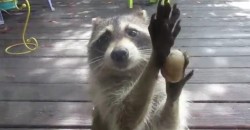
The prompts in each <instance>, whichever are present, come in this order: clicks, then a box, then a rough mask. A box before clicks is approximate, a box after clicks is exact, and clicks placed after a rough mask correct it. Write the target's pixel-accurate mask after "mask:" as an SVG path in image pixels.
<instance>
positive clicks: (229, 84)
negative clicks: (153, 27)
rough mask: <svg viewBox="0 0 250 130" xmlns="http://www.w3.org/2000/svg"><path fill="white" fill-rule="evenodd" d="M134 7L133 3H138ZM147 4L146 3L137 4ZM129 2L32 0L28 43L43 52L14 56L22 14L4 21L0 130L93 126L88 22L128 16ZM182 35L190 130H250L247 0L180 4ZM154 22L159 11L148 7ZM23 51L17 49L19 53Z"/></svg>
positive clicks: (249, 16)
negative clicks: (189, 73)
mask: <svg viewBox="0 0 250 130" xmlns="http://www.w3.org/2000/svg"><path fill="white" fill-rule="evenodd" d="M135 1H136V0H135ZM140 1H143V0H140ZM126 2H127V0H102V1H101V0H53V3H54V6H55V8H56V11H55V12H51V11H50V9H49V6H48V5H47V3H46V0H31V4H32V7H33V8H32V19H31V22H30V24H29V29H28V36H35V37H36V38H38V40H39V42H40V48H39V49H38V50H37V51H36V52H34V53H30V54H27V55H21V56H12V55H7V54H6V53H5V52H4V49H5V47H7V46H9V45H11V44H13V43H17V42H20V41H21V40H20V37H21V30H22V26H23V22H24V19H25V15H24V14H19V15H12V16H7V17H5V20H6V22H7V25H8V27H9V28H10V30H9V31H8V32H6V33H3V32H2V33H0V129H1V130H12V129H15V130H27V129H30V130H36V129H44V130H55V129H57V130H58V129H68V130H71V129H81V130H88V129H89V128H90V127H91V126H90V125H91V109H92V106H91V101H90V99H89V95H88V93H87V91H86V90H87V87H88V84H87V80H86V73H87V69H88V68H87V63H86V44H87V42H88V39H89V37H90V29H91V24H90V21H91V18H92V17H95V16H102V17H107V16H112V15H115V14H116V15H117V14H122V13H125V12H129V11H130V9H128V8H127V3H126ZM178 3H179V7H180V9H181V11H182V32H181V34H180V36H179V37H178V39H177V41H176V44H177V45H176V47H177V48H181V49H183V50H187V51H188V53H189V54H190V55H191V64H190V66H189V68H190V69H191V68H192V69H195V75H194V77H193V78H192V80H191V81H190V82H189V83H188V85H187V86H186V87H185V88H186V89H187V90H189V91H190V93H191V95H192V96H191V99H190V101H192V103H191V104H190V105H191V118H190V121H189V126H190V127H191V128H192V129H199V130H204V129H210V130H222V129H226V130H240V129H249V130H250V6H249V5H250V0H178ZM143 8H145V9H147V10H149V12H150V14H151V13H152V11H153V10H155V7H154V6H143ZM18 49H20V48H18Z"/></svg>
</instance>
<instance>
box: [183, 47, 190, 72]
mask: <svg viewBox="0 0 250 130" xmlns="http://www.w3.org/2000/svg"><path fill="white" fill-rule="evenodd" d="M183 55H184V58H185V63H184V68H183V70H184V71H185V69H186V68H187V66H188V64H189V56H188V54H187V52H184V53H183Z"/></svg>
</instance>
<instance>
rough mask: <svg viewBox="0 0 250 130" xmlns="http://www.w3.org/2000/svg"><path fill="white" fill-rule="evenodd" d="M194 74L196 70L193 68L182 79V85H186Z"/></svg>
mask: <svg viewBox="0 0 250 130" xmlns="http://www.w3.org/2000/svg"><path fill="white" fill-rule="evenodd" d="M193 75H194V70H191V71H190V72H188V74H187V75H186V76H185V77H184V79H183V80H182V81H181V82H182V83H181V84H182V86H184V85H185V84H186V83H187V81H188V80H190V79H191V78H192V77H193Z"/></svg>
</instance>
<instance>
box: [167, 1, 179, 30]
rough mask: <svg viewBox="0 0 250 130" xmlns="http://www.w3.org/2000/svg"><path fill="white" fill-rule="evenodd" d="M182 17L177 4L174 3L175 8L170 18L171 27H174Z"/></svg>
mask: <svg viewBox="0 0 250 130" xmlns="http://www.w3.org/2000/svg"><path fill="white" fill-rule="evenodd" d="M179 17H180V10H179V9H178V8H177V4H174V6H173V8H172V13H171V16H170V18H169V20H170V23H169V27H170V28H171V30H172V29H173V27H174V25H175V23H176V21H177V20H178V19H179Z"/></svg>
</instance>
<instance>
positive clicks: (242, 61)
mask: <svg viewBox="0 0 250 130" xmlns="http://www.w3.org/2000/svg"><path fill="white" fill-rule="evenodd" d="M249 58H250V56H242V57H241V56H239V57H190V62H189V66H188V68H190V69H213V68H250V61H249ZM0 63H1V64H0V69H30V70H35V69H87V68H88V62H87V58H86V57H66V58H65V57H56V58H55V57H12V58H0Z"/></svg>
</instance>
